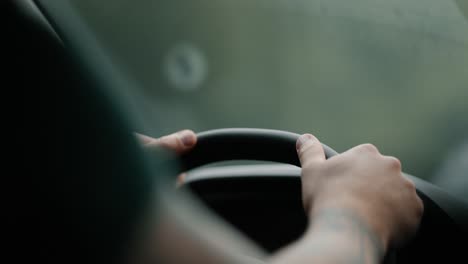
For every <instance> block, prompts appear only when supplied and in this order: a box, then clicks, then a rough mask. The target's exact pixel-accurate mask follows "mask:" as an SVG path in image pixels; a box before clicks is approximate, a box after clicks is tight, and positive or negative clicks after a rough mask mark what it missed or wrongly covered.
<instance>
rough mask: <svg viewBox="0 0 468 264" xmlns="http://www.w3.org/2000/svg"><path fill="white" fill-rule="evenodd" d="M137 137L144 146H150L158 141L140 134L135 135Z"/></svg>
mask: <svg viewBox="0 0 468 264" xmlns="http://www.w3.org/2000/svg"><path fill="white" fill-rule="evenodd" d="M135 136H136V137H137V140H138V141H139V142H140V143H141V144H142V145H148V144H151V143H153V142H155V141H156V139H155V138H152V137H149V136H147V135H143V134H140V133H135Z"/></svg>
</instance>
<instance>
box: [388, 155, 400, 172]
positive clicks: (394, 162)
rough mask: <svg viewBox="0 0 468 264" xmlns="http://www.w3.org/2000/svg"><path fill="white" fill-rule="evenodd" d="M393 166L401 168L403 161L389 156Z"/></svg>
mask: <svg viewBox="0 0 468 264" xmlns="http://www.w3.org/2000/svg"><path fill="white" fill-rule="evenodd" d="M387 159H388V162H389V164H390V167H391V168H394V169H396V170H401V161H400V160H399V159H397V158H395V157H387Z"/></svg>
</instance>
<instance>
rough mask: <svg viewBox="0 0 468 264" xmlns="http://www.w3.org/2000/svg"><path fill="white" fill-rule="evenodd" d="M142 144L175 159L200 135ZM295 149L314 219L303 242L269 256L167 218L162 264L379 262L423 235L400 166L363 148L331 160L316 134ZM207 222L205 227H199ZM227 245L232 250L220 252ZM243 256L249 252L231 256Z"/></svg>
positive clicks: (159, 236) (160, 234) (161, 230)
mask: <svg viewBox="0 0 468 264" xmlns="http://www.w3.org/2000/svg"><path fill="white" fill-rule="evenodd" d="M138 137H139V138H140V139H141V141H142V143H143V145H144V146H145V147H150V148H152V147H165V148H169V149H172V150H174V151H175V152H176V153H183V152H185V151H188V150H190V148H191V147H193V146H194V145H195V144H196V136H195V134H194V133H193V132H192V131H189V130H184V131H182V132H178V133H175V134H172V135H169V136H165V137H162V138H160V139H154V138H150V137H147V136H143V135H138ZM184 142H186V143H187V144H184ZM297 150H298V156H299V158H300V161H301V164H302V197H303V204H304V209H305V211H306V213H307V215H308V216H309V227H308V228H307V231H306V232H305V234H304V235H303V236H302V237H301V238H300V239H299V240H298V241H296V242H295V243H293V244H291V245H290V246H288V247H286V248H284V249H282V250H280V251H279V252H277V253H276V254H274V255H273V256H270V257H265V255H264V254H263V253H262V252H259V250H258V249H255V248H253V246H252V249H251V250H249V249H246V248H248V247H249V246H246V245H250V244H251V242H250V241H247V240H243V238H242V237H240V236H239V235H238V234H234V232H233V231H232V230H229V229H227V228H225V227H222V225H213V228H212V230H215V229H217V230H221V231H220V232H222V233H223V234H225V235H228V234H233V236H236V238H235V239H232V240H230V239H226V238H225V237H226V236H222V237H223V239H224V240H225V241H223V242H224V243H223V242H222V243H220V242H219V239H220V237H219V236H218V237H217V238H216V237H212V239H210V237H207V236H206V235H203V236H202V235H201V234H196V232H197V231H196V230H199V229H200V228H197V227H195V225H197V224H196V223H187V221H183V220H180V218H181V217H177V213H173V212H170V211H167V212H164V213H163V214H164V216H163V217H162V219H163V220H162V221H160V222H159V224H158V226H157V227H156V231H155V234H154V237H155V239H156V245H158V246H159V248H158V249H156V250H155V252H156V254H159V256H158V259H159V260H161V259H164V263H259V262H257V261H255V259H263V260H264V261H265V262H267V263H379V262H380V261H381V260H382V258H383V256H384V254H385V253H386V251H387V249H388V248H389V247H391V246H396V245H399V244H401V243H404V242H405V241H406V240H407V239H408V238H409V237H410V236H411V235H412V234H413V233H414V232H415V231H416V230H417V228H418V226H419V222H420V220H421V216H422V213H423V204H422V201H421V200H420V198H419V197H418V196H417V194H416V190H415V186H414V184H413V183H412V182H411V181H409V180H408V179H406V178H404V176H403V175H402V172H401V164H400V161H399V160H398V159H396V158H394V157H389V156H384V155H381V154H380V153H379V151H378V150H377V148H376V147H374V146H373V145H370V144H364V145H360V146H357V147H354V148H352V149H350V150H348V151H346V152H344V153H342V154H339V155H337V156H335V157H333V158H331V159H328V160H326V159H325V155H324V152H323V149H322V146H321V144H320V142H319V141H318V139H317V138H315V137H314V136H312V135H310V134H305V135H302V136H301V137H300V138H299V140H298V142H297ZM179 181H183V179H181V178H179ZM186 210H191V209H189V208H186ZM182 218H183V217H182ZM202 222H206V221H200V223H199V226H200V225H203V223H202ZM174 237H176V238H177V239H175V238H174ZM163 241H164V243H163ZM171 241H172V242H171ZM182 241H183V242H184V245H183V247H181V244H180V243H181V242H182ZM158 242H159V243H158ZM244 242H245V243H244ZM162 244H164V249H163V248H161V246H160V245H162ZM224 244H226V245H228V247H229V248H230V250H224V249H223V248H222V247H220V245H224ZM232 248H234V249H236V248H237V249H239V250H238V251H236V250H232ZM242 251H244V252H248V253H246V255H242V254H233V252H234V253H235V252H242ZM153 254H154V253H153ZM246 256H247V257H246ZM250 257H254V258H253V259H252V258H250ZM149 259H154V257H149ZM150 262H151V261H150ZM260 263H261V262H260Z"/></svg>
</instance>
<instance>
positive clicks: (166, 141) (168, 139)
mask: <svg viewBox="0 0 468 264" xmlns="http://www.w3.org/2000/svg"><path fill="white" fill-rule="evenodd" d="M137 137H138V138H139V139H140V141H142V143H143V145H144V146H145V147H147V148H150V149H151V148H159V147H163V148H166V149H168V150H172V151H175V152H176V153H177V154H181V153H184V152H187V151H188V150H189V149H191V148H193V147H194V146H195V144H196V143H197V136H196V135H195V133H194V132H193V131H192V130H182V131H179V132H177V133H174V134H170V135H167V136H163V137H160V138H151V137H148V136H144V135H140V134H137Z"/></svg>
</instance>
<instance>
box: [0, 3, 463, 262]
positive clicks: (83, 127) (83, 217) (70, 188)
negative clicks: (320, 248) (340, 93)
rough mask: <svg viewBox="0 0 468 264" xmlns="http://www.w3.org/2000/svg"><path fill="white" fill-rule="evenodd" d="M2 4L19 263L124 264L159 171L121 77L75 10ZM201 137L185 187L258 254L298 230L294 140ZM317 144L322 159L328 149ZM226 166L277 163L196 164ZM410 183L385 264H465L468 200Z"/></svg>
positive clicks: (187, 166)
mask: <svg viewBox="0 0 468 264" xmlns="http://www.w3.org/2000/svg"><path fill="white" fill-rule="evenodd" d="M1 5H2V8H1V11H0V12H1V13H2V15H1V19H2V27H3V28H4V32H5V33H4V38H3V40H2V42H4V44H6V48H4V51H7V52H6V53H7V56H6V57H7V60H4V61H2V63H4V66H6V68H8V71H7V74H5V75H6V76H5V77H6V79H7V80H8V82H7V83H8V86H9V87H10V88H13V89H22V91H23V92H24V97H25V101H24V103H25V106H24V126H23V128H22V130H23V132H24V135H22V136H24V137H30V136H33V137H34V138H35V142H34V143H33V145H29V143H30V142H27V143H25V144H26V145H25V151H24V153H23V157H22V160H23V161H24V163H25V167H26V169H27V170H31V173H28V175H33V177H27V178H26V179H22V182H21V183H19V184H21V186H26V188H25V191H26V192H27V193H28V195H27V196H26V197H25V199H24V200H25V201H24V202H23V200H21V202H20V204H21V206H22V210H21V212H20V213H19V214H18V215H15V217H17V218H18V219H20V221H19V222H21V224H22V226H23V228H22V230H21V231H22V232H20V233H21V234H22V233H23V232H24V235H18V239H19V240H20V241H23V242H21V244H18V245H21V250H22V251H23V252H25V254H21V255H20V258H22V257H26V258H27V257H31V256H34V257H35V258H36V260H39V259H43V260H45V261H47V262H73V263H75V262H76V263H123V262H125V260H124V256H123V252H124V251H125V250H124V249H125V248H126V247H127V246H128V243H129V239H130V237H131V234H132V232H133V231H134V230H133V229H134V225H135V223H137V222H138V221H139V219H141V218H142V217H144V212H145V210H146V209H147V208H148V207H149V206H153V204H152V203H151V202H150V199H149V197H150V196H151V194H152V192H153V191H154V185H155V184H156V181H155V180H154V179H155V177H157V176H158V175H161V174H167V172H166V171H163V170H162V169H161V170H159V171H157V170H156V171H155V170H154V168H153V167H152V166H150V165H148V164H149V163H148V162H147V158H148V157H146V156H145V154H144V153H143V152H142V151H141V149H140V148H139V146H138V145H137V142H136V141H135V140H134V138H133V130H134V129H133V128H134V119H133V118H132V114H133V113H132V111H131V110H128V109H129V108H128V107H127V105H126V102H125V97H124V96H122V91H121V89H120V88H121V83H119V77H118V76H116V75H115V74H113V71H112V68H111V66H110V65H109V64H105V63H101V61H100V55H99V53H97V50H96V49H94V47H93V46H92V43H89V42H87V40H88V39H87V38H86V36H85V33H83V31H81V27H80V23H79V21H75V19H76V18H75V17H74V16H73V15H72V14H73V12H72V10H71V9H69V8H68V7H67V5H66V4H63V3H60V1H55V2H54V1H32V0H17V1H3V2H2V4H1ZM81 34H82V35H81ZM3 68H5V67H3ZM117 87H119V88H117ZM116 94H117V95H120V96H116ZM198 136H199V142H198V145H197V147H196V148H195V149H194V150H193V151H192V152H190V153H188V154H187V155H185V156H183V157H182V158H181V160H180V164H181V167H180V171H186V170H192V169H194V170H192V171H191V172H190V173H189V174H191V175H192V177H190V178H189V180H188V181H187V183H186V184H185V185H184V186H183V187H182V189H188V190H190V191H191V192H193V193H194V194H195V196H196V197H198V198H199V199H200V200H201V201H202V202H203V203H204V204H205V205H206V206H207V207H208V208H210V209H212V211H214V212H215V213H216V214H217V215H219V216H220V217H221V218H223V219H225V220H226V221H227V222H229V223H230V224H232V225H233V226H234V227H235V228H237V229H238V230H240V231H241V232H242V233H244V234H245V235H246V236H248V237H250V238H251V239H252V240H253V241H255V242H257V243H258V244H259V245H260V246H261V247H262V248H264V249H265V250H266V251H267V252H273V251H275V250H277V249H279V248H281V247H283V246H285V245H286V244H288V243H290V242H291V241H293V240H295V239H296V238H298V237H299V236H300V235H301V234H302V232H303V231H304V230H305V227H306V216H305V214H304V212H303V208H302V203H301V189H300V188H301V186H300V168H299V167H297V166H298V165H299V162H298V160H297V157H296V154H295V141H296V139H297V137H298V135H297V134H295V133H291V132H285V131H277V130H265V129H220V130H213V131H207V132H202V133H200V134H199V135H198ZM226 149H229V150H230V151H226ZM325 149H326V152H327V156H328V157H330V156H332V155H335V154H336V152H335V151H334V150H332V149H331V148H329V147H327V146H325ZM226 160H263V161H270V162H275V164H271V163H266V164H260V165H259V164H253V165H252V164H250V165H229V166H215V167H213V166H211V167H206V166H205V167H201V166H204V165H207V164H210V163H213V162H219V161H226ZM277 163H284V164H289V165H284V164H283V165H281V164H277ZM291 165H294V166H291ZM407 177H409V178H410V179H411V180H412V181H414V182H415V185H416V187H417V190H418V194H419V196H420V197H421V198H422V199H423V201H424V206H425V211H424V215H423V218H422V223H421V226H420V229H419V231H418V232H417V234H416V235H415V237H414V238H413V239H412V240H411V241H410V242H409V243H408V244H407V245H405V246H404V247H402V248H398V249H393V250H392V251H391V252H392V253H391V256H389V258H391V261H392V262H393V263H429V262H430V263H433V262H444V263H451V262H463V259H465V258H466V253H465V250H466V243H465V239H466V235H467V234H468V205H467V204H466V203H464V202H463V201H461V200H459V199H457V198H455V197H452V196H451V195H450V194H448V193H446V192H445V191H444V190H442V189H440V188H438V187H436V186H434V185H432V184H430V183H428V182H426V181H424V180H421V179H419V178H416V177H413V176H411V175H407ZM272 219H273V220H272ZM23 221H24V223H23ZM272 230H275V232H272ZM25 235H27V237H25ZM25 242H26V243H25ZM29 252H31V253H29Z"/></svg>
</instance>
